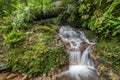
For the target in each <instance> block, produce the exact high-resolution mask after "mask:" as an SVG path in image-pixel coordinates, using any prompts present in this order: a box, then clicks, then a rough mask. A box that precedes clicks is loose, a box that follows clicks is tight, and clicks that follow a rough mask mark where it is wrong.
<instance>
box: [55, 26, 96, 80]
mask: <svg viewBox="0 0 120 80" xmlns="http://www.w3.org/2000/svg"><path fill="white" fill-rule="evenodd" d="M59 35H60V37H61V39H62V40H63V42H64V43H65V46H66V47H67V48H66V49H67V52H68V54H69V70H67V71H64V72H62V73H61V74H60V75H59V76H58V77H57V80H98V76H97V74H96V69H95V67H94V63H93V60H92V58H91V56H92V54H91V52H90V48H91V46H92V45H94V44H95V43H92V42H89V40H88V39H87V38H86V36H85V34H84V32H82V31H80V30H76V29H74V28H72V27H70V26H63V27H61V29H60V31H59ZM83 44H84V45H83Z"/></svg>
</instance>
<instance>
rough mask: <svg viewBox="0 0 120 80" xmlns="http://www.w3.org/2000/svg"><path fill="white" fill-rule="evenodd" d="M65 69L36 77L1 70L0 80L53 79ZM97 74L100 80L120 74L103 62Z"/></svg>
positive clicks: (119, 78) (111, 79) (117, 79)
mask: <svg viewBox="0 0 120 80" xmlns="http://www.w3.org/2000/svg"><path fill="white" fill-rule="evenodd" d="M66 69H67V68H66V67H64V69H63V68H62V69H59V70H57V71H56V70H54V69H52V70H51V71H49V72H48V73H46V74H43V75H42V76H38V77H32V76H30V75H27V74H21V73H16V72H2V73H0V80H55V79H56V77H57V76H58V75H59V74H60V73H61V72H62V71H64V70H66ZM106 71H107V72H106ZM97 74H98V75H99V78H100V80H120V75H118V74H115V73H114V72H113V71H112V70H108V68H107V67H106V66H104V65H103V64H99V65H98V66H97Z"/></svg>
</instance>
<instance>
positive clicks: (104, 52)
mask: <svg viewBox="0 0 120 80" xmlns="http://www.w3.org/2000/svg"><path fill="white" fill-rule="evenodd" d="M119 44H120V43H119V42H116V41H115V40H106V39H102V40H100V41H99V42H98V43H97V44H96V46H95V48H96V52H97V53H98V55H99V58H101V59H102V60H103V63H104V64H105V65H106V66H108V67H109V68H111V69H112V70H113V71H114V72H115V73H120V62H119V61H120V57H119V56H120V46H119Z"/></svg>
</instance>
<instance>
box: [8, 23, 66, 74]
mask: <svg viewBox="0 0 120 80" xmlns="http://www.w3.org/2000/svg"><path fill="white" fill-rule="evenodd" d="M9 35H10V37H9V36H7V38H8V40H10V41H11V40H12V42H9V44H10V45H14V44H12V43H14V42H15V45H17V46H16V47H10V49H9V52H8V53H7V61H8V66H9V68H10V69H11V70H12V71H17V72H22V73H28V74H31V75H33V76H37V75H40V74H42V73H44V72H47V71H49V70H50V69H51V67H53V66H54V65H56V66H57V67H60V66H61V65H64V64H66V59H67V57H66V53H65V51H64V49H63V47H62V46H60V45H56V44H57V43H56V44H54V42H53V41H54V37H55V35H56V33H55V29H54V28H53V27H50V26H37V25H36V26H35V27H33V28H32V29H31V30H29V31H27V32H26V33H24V36H25V37H24V38H26V39H22V38H21V37H23V35H20V37H19V35H18V33H14V35H15V36H13V33H12V34H9ZM11 35H12V37H13V38H11ZM16 35H17V36H16ZM14 38H15V40H14ZM17 39H18V40H17Z"/></svg>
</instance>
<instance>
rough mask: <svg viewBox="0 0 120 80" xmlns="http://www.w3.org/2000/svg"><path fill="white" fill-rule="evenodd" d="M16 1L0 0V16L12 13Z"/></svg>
mask: <svg viewBox="0 0 120 80" xmlns="http://www.w3.org/2000/svg"><path fill="white" fill-rule="evenodd" d="M17 2H18V0H0V18H1V17H4V16H8V15H9V14H10V13H12V11H14V10H15V5H16V4H17Z"/></svg>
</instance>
